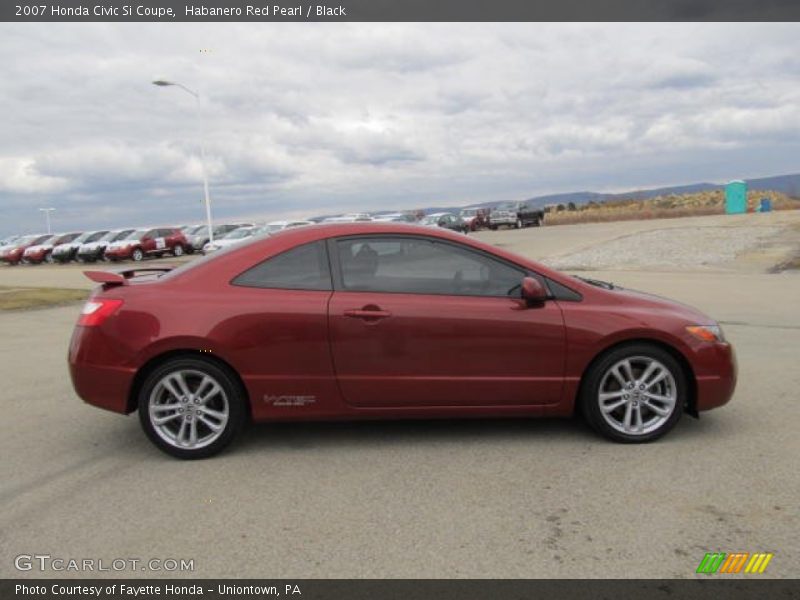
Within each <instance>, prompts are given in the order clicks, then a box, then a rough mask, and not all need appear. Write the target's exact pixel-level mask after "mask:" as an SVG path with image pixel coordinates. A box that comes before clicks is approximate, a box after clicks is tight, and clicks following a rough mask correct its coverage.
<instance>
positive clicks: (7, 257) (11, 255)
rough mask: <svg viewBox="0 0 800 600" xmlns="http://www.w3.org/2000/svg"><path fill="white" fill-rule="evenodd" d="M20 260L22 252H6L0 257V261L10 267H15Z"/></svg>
mask: <svg viewBox="0 0 800 600" xmlns="http://www.w3.org/2000/svg"><path fill="white" fill-rule="evenodd" d="M20 260H22V250H16V251H13V252H7V253H6V254H4V255H3V256H0V261H3V262H4V263H8V264H10V265H15V264H17V263H18V262H19V261H20Z"/></svg>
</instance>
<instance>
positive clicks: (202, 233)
mask: <svg viewBox="0 0 800 600" xmlns="http://www.w3.org/2000/svg"><path fill="white" fill-rule="evenodd" d="M254 225H255V224H254V223H223V224H221V225H215V226H214V228H213V229H212V231H213V232H214V239H215V240H216V239H217V238H218V237H222V236H224V235H225V234H227V233H230V232H231V231H233V230H234V229H239V227H253V226H254ZM186 240H187V242H188V245H187V248H186V250H187V251H188V252H189V253H190V254H191V253H192V252H200V251H201V250H202V249H203V246H205V245H206V244H207V243H208V241H209V238H208V225H199V226H198V227H196V228H195V229H194V230H192V232H191V233H190V234H189V235H187V236H186Z"/></svg>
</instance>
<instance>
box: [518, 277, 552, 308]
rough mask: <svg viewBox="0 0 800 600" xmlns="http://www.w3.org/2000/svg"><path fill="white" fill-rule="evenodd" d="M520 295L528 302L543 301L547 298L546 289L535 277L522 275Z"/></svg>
mask: <svg viewBox="0 0 800 600" xmlns="http://www.w3.org/2000/svg"><path fill="white" fill-rule="evenodd" d="M522 297H523V298H524V299H525V300H527V301H528V302H544V301H545V300H547V290H546V289H545V288H544V285H542V282H541V281H539V280H538V279H536V278H535V277H524V278H523V279H522Z"/></svg>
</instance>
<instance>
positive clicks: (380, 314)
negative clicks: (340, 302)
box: [344, 308, 392, 321]
mask: <svg viewBox="0 0 800 600" xmlns="http://www.w3.org/2000/svg"><path fill="white" fill-rule="evenodd" d="M344 316H345V317H351V318H353V319H363V320H364V321H379V320H381V319H385V318H387V317H391V316H392V313H390V312H389V311H388V310H381V309H379V308H362V309H358V308H353V309H350V310H346V311H344Z"/></svg>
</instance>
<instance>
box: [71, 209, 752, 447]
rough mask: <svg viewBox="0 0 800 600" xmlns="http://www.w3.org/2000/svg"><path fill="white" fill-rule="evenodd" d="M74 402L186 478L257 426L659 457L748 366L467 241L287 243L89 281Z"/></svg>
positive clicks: (377, 227) (567, 279)
mask: <svg viewBox="0 0 800 600" xmlns="http://www.w3.org/2000/svg"><path fill="white" fill-rule="evenodd" d="M86 274H87V275H88V276H89V277H90V278H91V279H93V280H95V281H97V282H99V283H101V284H102V286H100V287H99V288H98V289H97V290H96V291H95V292H94V293H93V295H92V296H91V298H90V299H89V301H88V302H87V303H86V305H85V306H84V307H83V310H82V312H81V315H80V318H79V320H78V323H77V326H76V327H75V331H74V333H73V336H72V341H71V343H70V349H69V365H70V372H71V375H72V381H73V384H74V386H75V389H76V391H77V393H78V394H79V395H80V396H81V397H82V398H83V399H84V400H85V401H86V402H88V403H90V404H93V405H96V406H99V407H102V408H106V409H108V410H112V411H115V412H119V413H131V412H133V411H135V410H138V412H139V417H140V420H141V424H142V426H143V428H144V430H145V432H146V433H147V435H148V437H149V438H150V439H151V440H152V441H153V442H154V443H155V444H156V445H157V446H158V447H159V448H161V449H162V450H164V451H166V452H168V453H169V454H172V455H174V456H177V457H180V458H201V457H207V456H210V455H213V454H215V453H217V452H219V451H220V450H221V449H223V448H224V447H225V446H226V445H227V444H228V443H229V442H231V440H232V439H233V438H234V437H235V436H236V434H237V433H238V432H239V431H240V429H241V427H242V426H243V424H244V423H245V422H246V421H247V420H248V418H250V419H252V420H255V421H282V420H283V421H286V420H312V419H314V420H322V419H359V418H405V417H408V418H429V417H431V418H432V417H500V416H506V417H511V416H513V417H528V416H570V415H572V414H574V413H575V412H576V411H580V412H582V413H583V415H584V416H585V418H586V419H587V420H588V422H589V423H590V424H591V425H592V427H594V429H596V430H597V431H598V432H600V433H601V434H603V435H605V436H606V437H608V438H610V439H612V440H614V441H618V442H648V441H651V440H654V439H656V438H658V437H660V436H661V435H663V434H664V433H666V432H667V431H669V430H670V429H671V428H672V427H673V426H674V425H675V423H676V422H677V421H678V419H679V418H680V417H681V414H682V413H683V412H688V413H690V414H692V415H695V416H696V415H697V413H698V411H704V410H708V409H711V408H715V407H717V406H721V405H723V404H725V403H726V402H728V400H729V399H730V397H731V395H732V394H733V390H734V387H735V384H736V361H735V358H734V353H733V349H732V348H731V346H730V344H728V343H727V342H726V341H725V339H724V338H723V334H722V332H721V331H720V328H719V326H718V324H717V323H715V322H714V321H713V320H712V319H710V318H709V317H707V316H705V315H703V314H702V313H700V312H698V311H696V310H694V309H692V308H689V307H687V306H684V305H682V304H677V303H674V302H670V301H668V300H664V299H662V298H658V297H655V296H650V295H647V294H643V293H639V292H634V291H630V290H626V289H621V288H618V287H614V286H612V285H610V284H605V283H603V282H597V281H591V280H581V279H578V278H575V277H572V276H568V275H564V274H561V273H558V272H556V271H553V270H551V269H549V268H546V267H544V266H543V265H540V264H538V263H536V262H533V261H531V260H528V259H526V258H523V257H521V256H518V255H515V254H512V253H510V252H506V251H504V250H502V249H500V248H496V247H493V246H490V245H487V244H484V243H481V242H480V241H477V240H474V239H471V238H466V237H465V236H463V235H458V234H456V233H453V232H450V231H447V230H443V229H431V228H428V227H417V226H413V225H405V224H393V223H381V224H378V223H347V224H330V225H318V226H310V227H304V228H298V229H294V230H291V229H290V230H286V231H283V232H280V233H278V234H275V235H272V236H269V237H258V238H254V240H253V241H252V242H249V243H243V244H240V245H237V246H231V247H230V248H229V249H226V250H221V251H219V252H216V253H214V254H213V255H211V256H208V257H205V258H202V259H199V260H196V261H194V262H191V263H188V264H186V265H183V266H181V267H179V268H176V269H169V268H157V267H156V268H150V269H133V270H130V271H123V272H118V273H112V272H104V271H87V272H86Z"/></svg>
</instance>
